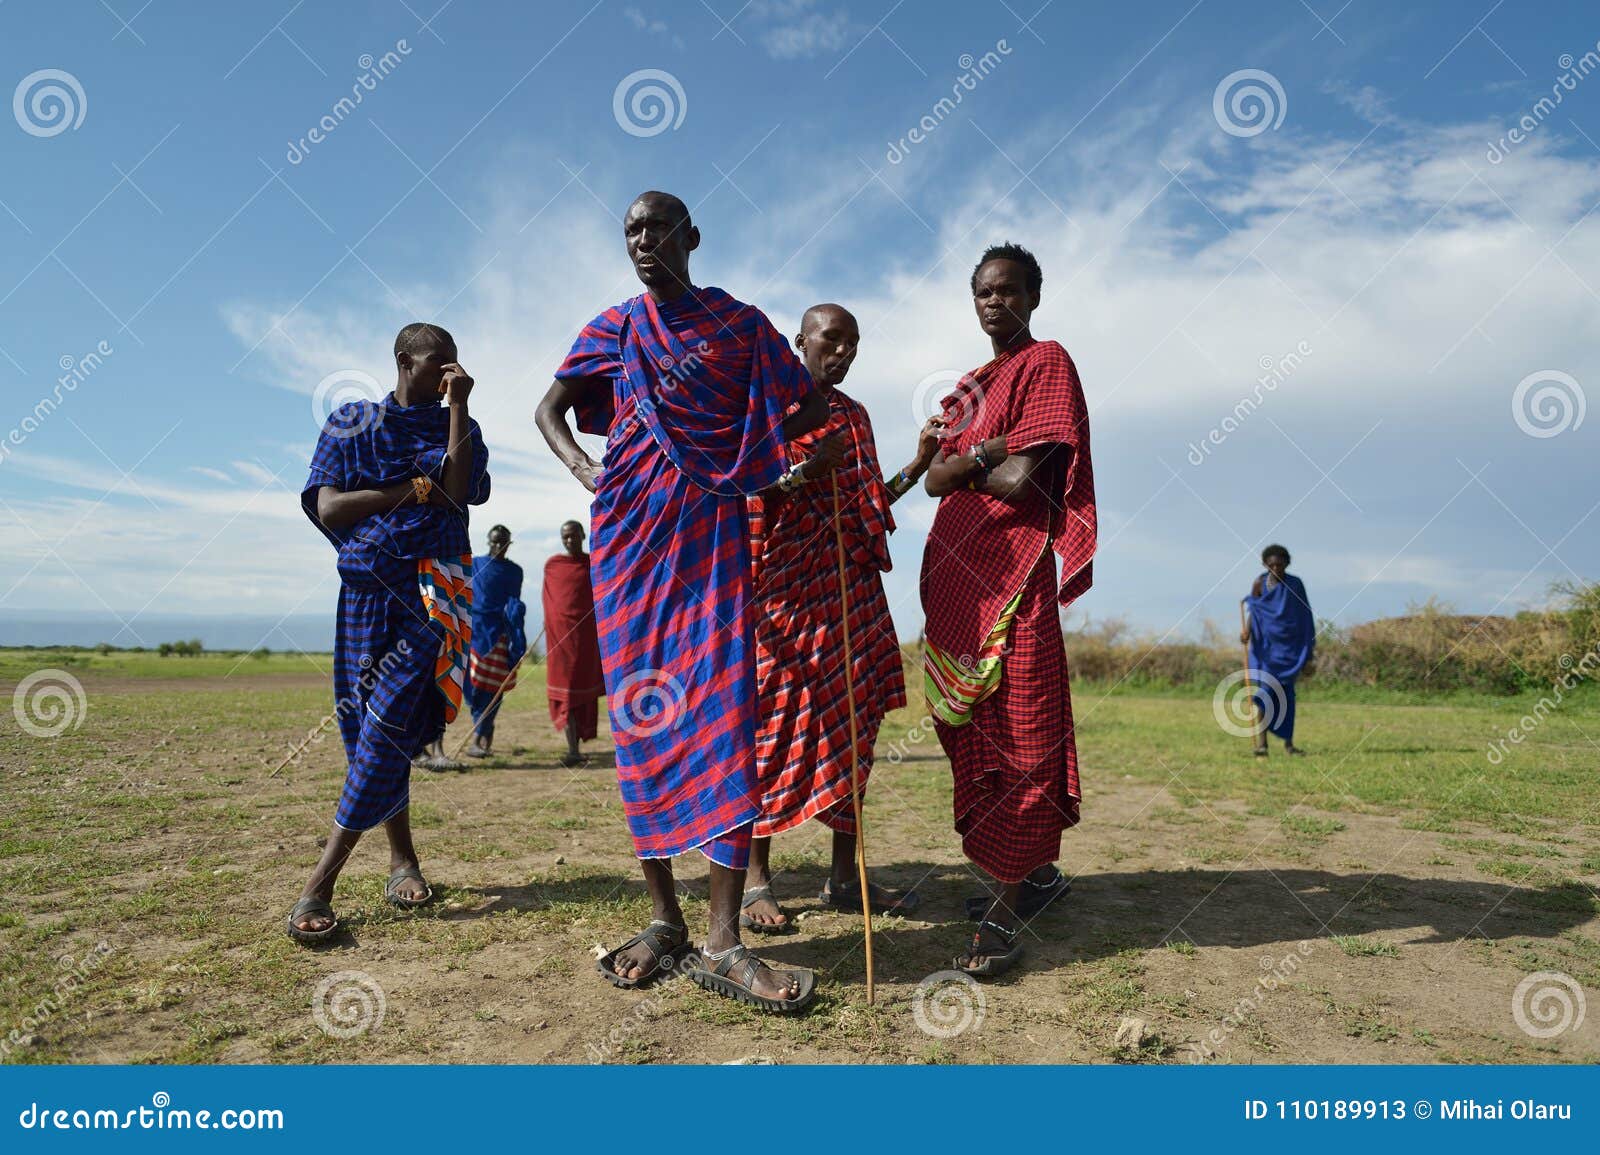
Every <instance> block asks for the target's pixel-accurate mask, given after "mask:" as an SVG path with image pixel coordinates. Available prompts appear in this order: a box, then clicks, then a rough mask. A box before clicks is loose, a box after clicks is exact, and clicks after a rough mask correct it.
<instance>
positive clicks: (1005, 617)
mask: <svg viewBox="0 0 1600 1155" xmlns="http://www.w3.org/2000/svg"><path fill="white" fill-rule="evenodd" d="M1042 283H1043V274H1042V273H1041V271H1040V269H1039V262H1038V261H1037V260H1036V259H1035V258H1034V256H1033V254H1032V253H1030V252H1028V251H1027V250H1026V249H1024V248H1022V247H1021V246H1020V245H1011V244H1007V245H1001V246H997V247H994V248H991V249H989V250H988V251H986V252H985V253H984V254H983V258H982V260H980V261H979V262H978V266H977V268H976V269H975V270H974V271H973V274H972V297H973V304H974V306H975V307H976V310H977V314H978V322H979V324H980V325H981V327H982V328H983V331H984V333H985V334H986V335H987V336H988V337H989V340H990V342H991V345H992V346H993V349H994V358H993V360H991V361H989V362H988V363H987V364H985V365H983V366H981V367H980V368H978V369H975V370H973V371H972V372H971V373H969V374H967V376H966V377H964V378H962V380H961V382H960V383H959V384H958V385H957V386H956V388H955V390H954V391H953V392H952V393H951V394H950V396H949V397H947V398H945V402H944V413H943V418H944V422H945V441H944V446H943V450H942V452H941V454H940V455H939V457H938V458H937V459H936V460H935V462H934V464H933V465H932V466H931V467H930V468H929V470H928V477H927V482H926V488H927V491H928V493H930V494H931V495H933V496H934V497H938V498H940V499H941V500H940V502H939V509H938V512H937V513H936V514H935V516H934V521H933V528H932V529H931V530H930V531H929V533H928V542H927V549H926V552H925V553H924V555H923V560H922V606H923V610H924V612H925V613H926V615H927V627H926V630H927V633H926V653H925V667H924V682H925V687H926V690H927V696H928V707H929V709H930V711H932V713H933V715H934V721H935V726H936V729H937V731H938V734H939V740H940V742H941V743H942V744H943V746H944V749H945V753H946V755H948V756H949V758H950V768H951V770H952V772H953V773H954V775H955V821H956V831H957V832H958V833H959V834H960V835H961V838H962V848H963V849H964V850H965V851H966V854H967V857H968V858H970V859H971V860H972V861H973V862H974V863H976V864H977V865H978V866H980V867H982V868H983V869H984V870H986V871H988V872H989V874H991V875H992V876H993V877H994V878H995V880H996V881H997V882H999V883H1000V893H999V896H998V898H996V899H995V900H994V901H993V903H990V902H989V901H988V899H987V896H980V897H979V898H978V899H977V900H975V901H974V902H972V903H969V908H968V909H969V913H970V914H971V915H972V917H974V918H977V919H979V920H980V925H979V930H978V933H977V935H975V936H974V938H973V943H972V946H971V948H970V949H969V950H968V951H967V953H966V954H964V955H962V956H960V957H958V958H957V959H956V961H955V966H956V967H957V968H958V969H960V970H963V971H966V972H967V973H969V974H973V975H979V976H989V975H996V974H999V973H1001V972H1002V971H1004V970H1007V969H1009V968H1010V967H1011V966H1012V965H1013V964H1014V963H1015V962H1016V961H1017V959H1018V958H1019V957H1020V956H1021V953H1022V946H1021V944H1020V943H1019V942H1018V941H1017V938H1018V936H1019V934H1020V932H1021V929H1022V925H1021V924H1022V922H1023V921H1025V920H1027V919H1030V918H1032V917H1033V916H1034V915H1035V914H1037V913H1038V912H1039V911H1041V910H1043V909H1044V908H1045V907H1046V906H1048V905H1049V904H1050V903H1051V902H1053V901H1055V900H1056V899H1057V898H1059V897H1061V895H1063V894H1064V893H1066V890H1067V889H1068V887H1067V880H1066V879H1065V878H1064V877H1063V876H1062V874H1061V872H1060V871H1059V870H1057V869H1056V866H1055V859H1056V857H1057V856H1058V855H1059V854H1060V852H1061V832H1062V831H1063V830H1065V829H1066V828H1067V827H1069V826H1071V825H1073V824H1074V823H1076V822H1077V821H1078V803H1079V800H1080V798H1081V797H1082V795H1081V792H1080V790H1079V787H1078V755H1077V749H1076V747H1075V745H1074V743H1073V732H1072V702H1071V697H1070V694H1069V691H1068V686H1067V661H1066V651H1065V648H1064V646H1063V644H1062V637H1061V620H1060V616H1059V611H1058V606H1059V607H1065V606H1067V605H1070V604H1071V603H1072V601H1073V600H1074V599H1075V598H1077V597H1078V596H1079V595H1080V594H1082V593H1083V592H1084V591H1086V590H1087V589H1088V588H1089V584H1090V581H1091V574H1092V569H1091V562H1092V559H1093V557H1094V549H1095V504H1094V473H1093V469H1092V466H1091V464H1090V458H1089V420H1088V411H1087V408H1086V406H1085V405H1084V400H1083V389H1082V387H1081V386H1080V385H1079V383H1078V373H1077V369H1076V368H1075V367H1074V366H1073V364H1072V358H1071V357H1069V356H1067V351H1066V350H1065V349H1063V348H1062V347H1061V346H1060V345H1059V344H1058V343H1056V342H1055V341H1039V340H1036V339H1035V338H1034V336H1033V334H1032V333H1031V332H1029V328H1028V325H1029V320H1030V318H1031V316H1032V314H1033V311H1034V310H1035V309H1036V308H1038V306H1039V297H1040V289H1041V286H1042ZM1058 554H1059V555H1060V557H1061V575H1060V580H1059V583H1058V580H1057V574H1056V560H1055V559H1056V555H1058Z"/></svg>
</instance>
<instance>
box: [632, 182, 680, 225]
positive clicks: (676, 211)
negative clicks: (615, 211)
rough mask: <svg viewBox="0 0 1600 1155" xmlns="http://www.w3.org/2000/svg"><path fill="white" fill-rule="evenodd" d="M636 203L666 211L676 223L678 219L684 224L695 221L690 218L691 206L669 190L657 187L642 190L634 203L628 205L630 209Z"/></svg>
mask: <svg viewBox="0 0 1600 1155" xmlns="http://www.w3.org/2000/svg"><path fill="white" fill-rule="evenodd" d="M634 205H645V206H647V207H649V208H653V209H656V210H657V211H659V212H664V213H666V214H668V215H669V216H671V217H672V219H673V222H674V223H676V222H678V221H682V222H683V223H684V224H693V223H694V222H693V221H691V220H690V219H689V206H688V205H686V204H684V203H683V201H682V200H681V199H679V198H678V197H675V196H673V195H672V194H671V193H669V192H660V191H658V190H656V189H651V190H650V191H648V192H642V193H640V194H639V195H638V196H636V197H634V198H633V204H632V205H629V206H628V208H629V211H632V209H633V207H634Z"/></svg>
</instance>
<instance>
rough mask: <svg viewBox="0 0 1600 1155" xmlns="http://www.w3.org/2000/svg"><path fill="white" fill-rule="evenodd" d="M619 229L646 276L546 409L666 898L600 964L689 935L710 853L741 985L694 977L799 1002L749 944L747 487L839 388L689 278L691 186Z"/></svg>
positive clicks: (565, 368) (638, 844) (653, 200)
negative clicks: (681, 872)
mask: <svg viewBox="0 0 1600 1155" xmlns="http://www.w3.org/2000/svg"><path fill="white" fill-rule="evenodd" d="M623 232H624V237H625V239H626V242H627V248H628V256H629V258H630V259H631V261H632V262H633V267H634V271H635V273H636V274H637V275H638V277H639V280H640V281H641V282H643V284H644V286H645V289H646V291H645V292H644V293H642V294H641V295H639V296H637V297H633V298H631V299H630V300H627V301H624V302H623V303H622V304H620V305H616V306H613V307H612V308H609V309H607V310H606V311H605V312H603V313H601V314H600V315H599V316H598V317H596V318H595V319H594V320H593V321H591V322H590V323H589V324H588V325H586V326H584V329H583V331H582V333H580V334H579V336H578V339H577V341H576V342H574V344H573V346H572V350H571V352H570V353H569V354H568V355H567V358H566V360H565V361H563V362H562V364H561V367H560V369H558V370H557V372H556V379H555V382H554V383H553V384H552V385H551V387H550V390H549V392H548V393H547V394H546V396H545V398H544V400H543V401H542V402H541V403H540V405H539V408H538V413H537V420H538V424H539V429H540V431H541V432H542V433H543V434H544V436H545V440H546V441H548V442H549V444H550V447H551V449H552V450H553V451H554V452H555V453H556V455H557V456H558V457H559V458H560V459H561V460H562V462H563V463H564V464H566V466H567V467H568V468H569V469H570V470H571V471H572V473H573V475H574V476H575V477H577V479H578V480H579V481H580V482H581V483H582V484H583V485H584V487H585V488H587V489H588V490H589V491H590V492H592V493H593V494H594V505H593V510H592V534H593V537H592V548H591V557H592V561H591V568H592V570H593V576H594V596H595V614H596V617H597V619H598V622H599V631H600V653H601V658H602V661H603V664H604V667H605V682H606V701H607V706H608V708H609V710H610V712H611V731H612V737H613V739H614V741H615V743H616V757H617V776H618V779H619V781H620V784H621V790H622V803H623V811H624V814H625V815H626V817H627V820H628V827H629V830H630V832H631V833H632V835H633V841H634V849H635V852H636V853H637V854H638V856H639V859H640V861H641V865H642V867H643V869H644V875H645V880H646V882H647V884H648V886H649V889H650V897H651V901H652V903H653V905H654V912H653V913H654V921H653V922H652V923H651V925H650V926H649V927H647V928H646V929H645V931H644V932H642V933H641V934H640V935H638V936H635V938H634V939H633V940H630V942H628V943H625V944H623V946H622V947H619V948H618V949H617V950H616V951H614V952H612V954H611V955H609V956H607V958H606V959H603V960H601V961H602V966H601V972H602V974H604V975H605V976H606V978H607V979H608V981H612V982H613V983H615V984H616V985H620V986H633V985H637V983H639V982H641V981H643V980H645V979H648V978H650V977H651V976H652V975H654V974H657V973H659V972H660V971H662V970H664V969H665V968H667V967H669V966H671V965H673V962H674V961H675V960H676V959H677V958H679V957H682V955H683V954H684V953H685V952H686V951H687V950H688V939H689V935H688V930H687V927H686V924H685V922H684V917H683V911H682V909H681V908H680V907H679V905H678V898H677V894H676V892H675V889H674V886H673V878H672V863H671V860H672V858H673V857H674V856H676V855H679V854H683V853H686V852H687V851H690V850H695V849H699V850H701V851H702V852H704V854H705V855H706V857H707V858H708V859H710V864H711V865H710V876H711V888H710V889H711V926H710V932H709V934H708V937H707V940H706V944H705V951H704V955H703V957H704V960H705V962H706V964H707V966H709V967H711V968H712V969H714V970H715V971H717V972H718V977H719V978H723V979H730V978H731V980H732V981H733V982H734V983H735V985H737V986H739V988H740V990H739V991H738V992H733V991H730V990H729V989H728V987H727V984H726V983H716V982H706V983H703V984H702V985H707V986H709V987H711V989H714V990H718V991H719V992H720V993H724V994H732V993H738V994H740V995H741V997H742V996H744V995H748V996H751V997H753V998H754V999H755V1000H756V1001H757V1004H758V1005H763V1006H765V1007H766V1009H777V1010H788V1009H795V1006H796V1004H797V1003H800V1002H801V1001H802V1000H806V999H809V995H810V990H809V987H808V986H807V985H806V984H805V983H803V982H802V976H801V975H798V974H795V973H793V972H780V971H774V970H772V969H769V968H768V967H766V966H764V965H761V964H760V963H759V962H758V961H757V960H755V959H754V957H753V956H750V955H748V953H747V952H745V950H744V948H743V947H742V946H741V945H740V943H739V899H740V896H741V894H742V892H743V888H744V877H745V868H746V866H747V865H748V862H749V854H750V835H751V826H752V824H753V823H754V821H755V819H756V817H757V816H758V814H759V813H760V802H761V795H760V791H759V789H758V788H757V786H756V776H755V751H756V720H757V718H756V715H757V707H756V670H755V644H754V625H755V624H754V618H753V609H754V607H753V604H752V601H751V593H750V547H749V538H748V528H747V524H746V518H747V511H746V501H745V497H746V495H748V494H752V493H757V492H760V491H761V490H764V489H768V488H770V487H771V486H773V485H774V484H775V483H777V482H778V480H779V479H780V478H781V477H782V476H783V475H784V472H785V468H786V466H787V459H786V456H785V450H784V443H785V442H786V441H788V440H790V439H791V438H794V437H797V436H799V435H801V434H803V433H807V432H810V431H811V430H813V429H815V428H817V427H818V426H820V425H821V424H822V423H823V421H824V420H826V417H827V412H828V410H827V403H826V401H825V400H824V399H823V398H822V396H821V395H820V394H819V393H817V392H816V390H815V389H814V388H813V386H812V383H811V380H810V378H809V377H808V376H807V374H806V371H805V368H804V366H802V365H801V364H800V362H799V360H798V359H797V358H796V357H795V356H794V354H793V353H791V352H790V351H789V348H788V346H787V344H786V343H785V342H784V340H783V338H782V337H781V336H780V335H779V334H778V332H777V330H776V329H775V328H774V327H773V325H772V323H771V322H770V321H768V320H767V318H766V317H765V316H764V315H763V314H762V313H761V311H760V310H759V309H756V308H754V307H752V306H750V305H745V304H742V303H740V302H739V301H736V300H734V299H733V298H732V297H731V296H729V295H728V294H727V293H725V292H723V291H722V290H721V289H715V288H703V287H697V286H695V285H694V284H693V282H692V281H691V280H690V279H689V254H690V253H691V252H692V251H693V250H694V249H695V248H696V247H698V245H699V243H700V232H699V230H698V229H697V228H695V226H694V224H693V222H692V221H691V220H690V218H689V211H688V209H687V208H686V207H685V206H684V204H683V202H682V201H680V200H679V199H678V198H677V197H674V196H670V195H668V194H666V193H657V192H648V193H645V194H643V195H642V196H640V197H639V198H638V199H637V200H636V201H634V203H633V204H632V205H631V206H630V207H629V209H628V212H627V214H626V216H625V217H624V219H623ZM797 402H798V403H800V405H799V408H798V410H797V411H796V412H795V413H794V414H793V416H790V417H788V418H787V419H786V418H785V416H784V415H785V413H787V412H788V411H789V410H790V408H791V407H792V406H794V405H795V404H796V403H797ZM569 411H575V412H576V415H577V423H578V429H579V431H581V432H585V433H604V434H605V435H606V451H605V465H604V469H602V468H601V466H600V465H599V464H597V463H596V462H594V461H593V460H592V459H591V458H590V457H589V455H588V454H587V453H585V452H584V451H583V449H582V447H581V446H579V445H578V443H577V440H576V439H575V438H574V436H573V431H572V428H571V427H570V426H569V425H568V422H567V413H568V412H569ZM691 974H693V975H694V976H695V977H696V979H697V981H700V977H701V976H700V974H699V973H698V972H694V971H691ZM804 977H805V978H809V977H810V976H804Z"/></svg>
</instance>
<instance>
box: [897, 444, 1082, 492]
mask: <svg viewBox="0 0 1600 1155" xmlns="http://www.w3.org/2000/svg"><path fill="white" fill-rule="evenodd" d="M982 447H983V449H984V452H985V453H986V454H987V456H988V458H989V466H990V468H989V472H988V474H987V476H986V475H985V474H984V471H983V467H982V466H981V465H979V463H978V458H977V450H978V446H976V445H975V446H973V447H972V449H971V450H970V451H969V452H967V453H954V454H949V455H945V454H940V455H939V456H938V457H936V458H935V459H934V462H933V464H932V465H930V466H929V467H928V477H927V480H926V481H925V482H924V483H923V484H924V488H925V489H926V490H927V491H928V495H929V496H930V497H944V496H945V495H946V494H950V493H954V492H955V491H956V490H958V489H967V488H969V487H970V488H972V489H975V490H977V492H979V493H983V494H987V495H988V496H989V497H993V498H998V499H999V500H1001V501H1004V502H1010V503H1016V502H1018V501H1020V500H1021V499H1022V498H1023V497H1025V496H1026V495H1027V492H1028V488H1029V487H1030V486H1032V485H1035V484H1037V483H1036V482H1035V480H1034V476H1035V474H1037V473H1038V472H1039V471H1040V469H1042V468H1044V467H1045V466H1046V465H1048V464H1049V463H1050V461H1051V460H1052V455H1053V454H1054V453H1055V452H1056V451H1057V449H1058V447H1057V446H1054V445H1036V446H1033V447H1031V448H1029V449H1026V450H1024V451H1022V452H1021V453H1009V452H1007V450H1006V439H1005V437H1004V435H1002V436H1000V437H991V438H989V439H988V440H987V441H984V442H982Z"/></svg>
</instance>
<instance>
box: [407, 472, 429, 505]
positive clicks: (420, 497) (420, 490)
mask: <svg viewBox="0 0 1600 1155" xmlns="http://www.w3.org/2000/svg"><path fill="white" fill-rule="evenodd" d="M411 490H412V492H413V493H415V494H416V495H417V504H418V505H427V504H428V495H429V494H431V493H432V492H433V479H432V478H428V477H413V478H412V479H411Z"/></svg>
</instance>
